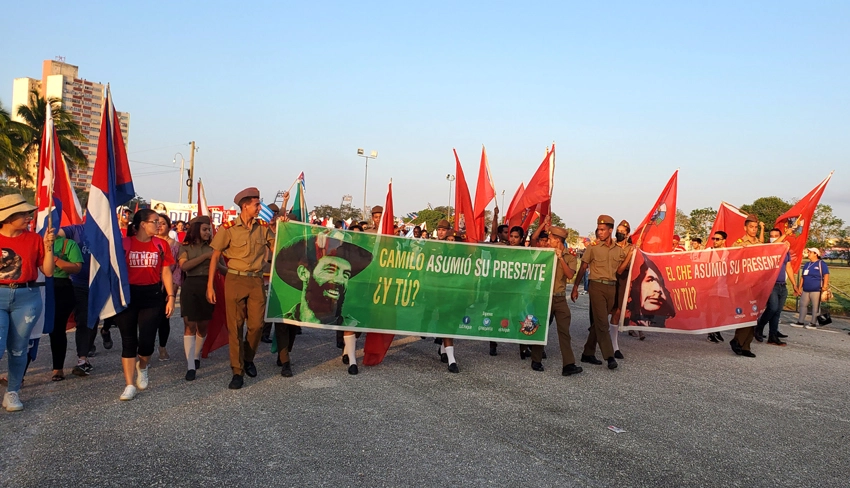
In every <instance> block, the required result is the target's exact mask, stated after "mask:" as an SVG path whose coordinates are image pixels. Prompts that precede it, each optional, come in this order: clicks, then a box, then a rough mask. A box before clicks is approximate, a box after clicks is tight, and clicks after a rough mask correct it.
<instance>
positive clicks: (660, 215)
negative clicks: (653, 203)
mask: <svg viewBox="0 0 850 488" xmlns="http://www.w3.org/2000/svg"><path fill="white" fill-rule="evenodd" d="M666 215H667V204H666V203H662V204H661V205H659V206H658V208H657V209H655V212H653V213H652V217H650V219H649V220H650V221H652V222H653V223H654V224H655V225H660V224H661V222H664V217H665V216H666Z"/></svg>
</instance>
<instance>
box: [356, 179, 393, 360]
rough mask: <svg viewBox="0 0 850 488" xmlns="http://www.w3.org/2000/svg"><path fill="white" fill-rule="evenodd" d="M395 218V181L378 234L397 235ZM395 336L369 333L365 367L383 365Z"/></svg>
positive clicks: (364, 347)
mask: <svg viewBox="0 0 850 488" xmlns="http://www.w3.org/2000/svg"><path fill="white" fill-rule="evenodd" d="M394 224H395V217H394V216H393V180H390V184H389V187H388V188H387V202H386V203H385V204H384V214H383V215H382V216H381V224H380V227H378V234H384V235H395V233H394V232H393V226H394ZM394 337H395V335H393V334H378V333H375V332H369V333H367V334H366V341H365V343H364V344H363V365H364V366H376V365H378V364H381V361H383V360H384V356H386V355H387V351H388V350H389V349H390V345H391V344H392V343H393V338H394Z"/></svg>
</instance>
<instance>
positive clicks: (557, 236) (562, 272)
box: [531, 227, 582, 376]
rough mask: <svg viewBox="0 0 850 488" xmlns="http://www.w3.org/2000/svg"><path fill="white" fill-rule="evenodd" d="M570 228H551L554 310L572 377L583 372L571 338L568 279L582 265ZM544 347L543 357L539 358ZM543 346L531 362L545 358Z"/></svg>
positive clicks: (567, 373) (564, 369) (564, 370)
mask: <svg viewBox="0 0 850 488" xmlns="http://www.w3.org/2000/svg"><path fill="white" fill-rule="evenodd" d="M566 242H567V229H565V228H563V227H549V247H551V248H552V249H554V250H555V288H554V289H553V291H552V313H553V314H554V315H555V321H556V322H557V324H558V344H559V345H560V346H561V361H562V363H563V367H562V369H561V374H562V375H563V376H570V375H574V374H577V373H581V372H582V368H581V366H576V358H575V355H573V344H572V339H571V338H570V321H571V320H572V316H571V314H570V306H569V305H568V304H567V282H568V281H569V280H571V279H573V278H574V277H575V274H576V268H577V267H578V264H577V260H576V257H575V256H574V255H573V254H572V253H571V252H570V251H569V249H567V247H566V245H565V244H566ZM537 348H540V352H539V354H540V357H535V356H536V355H537V354H538V353H537V351H536V349H537ZM542 353H543V346H534V347H532V348H531V364H532V367H533V366H534V361H538V362H539V361H540V360H541V359H542Z"/></svg>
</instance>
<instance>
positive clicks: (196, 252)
mask: <svg viewBox="0 0 850 488" xmlns="http://www.w3.org/2000/svg"><path fill="white" fill-rule="evenodd" d="M212 251H213V248H212V247H210V245H209V244H201V245H197V244H196V245H191V246H187V245H182V246H180V254H179V255H178V257H177V262H178V263H179V262H180V260H182V259H185V260H187V261H191V260H193V259H195V258H197V257H200V256H202V255H204V254H206V253H209V252H212ZM184 273H186V276H209V273H210V260H209V259H205V260H203V261H202V262H201V263H200V264H198V265H197V266H195V267H194V268H192V269H190V270H189V271H184Z"/></svg>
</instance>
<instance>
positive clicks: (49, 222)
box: [45, 101, 56, 232]
mask: <svg viewBox="0 0 850 488" xmlns="http://www.w3.org/2000/svg"><path fill="white" fill-rule="evenodd" d="M47 123H48V125H50V136H49V137H50V142H49V143H48V144H47V147H48V150H49V151H50V163H49V165H50V181H49V182H48V184H47V230H46V231H45V232H49V231H51V230H53V207H54V205H53V181H54V180H55V179H56V155H55V154H54V152H55V151H56V147H55V146H54V142H55V141H54V137H53V134H54V132H55V129H54V128H53V110H51V108H50V102H49V101H48V103H47Z"/></svg>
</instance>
